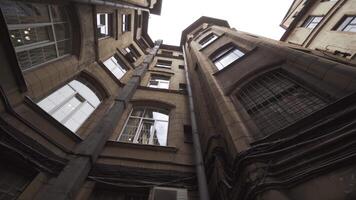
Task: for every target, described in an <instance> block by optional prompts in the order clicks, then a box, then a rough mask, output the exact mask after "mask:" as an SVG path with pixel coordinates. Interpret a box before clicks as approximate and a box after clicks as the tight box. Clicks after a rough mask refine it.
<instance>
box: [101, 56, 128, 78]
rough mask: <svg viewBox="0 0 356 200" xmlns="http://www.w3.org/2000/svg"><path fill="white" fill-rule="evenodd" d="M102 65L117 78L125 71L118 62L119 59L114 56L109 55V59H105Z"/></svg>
mask: <svg viewBox="0 0 356 200" xmlns="http://www.w3.org/2000/svg"><path fill="white" fill-rule="evenodd" d="M104 65H105V67H106V68H107V69H108V70H110V72H111V73H112V74H113V75H114V76H115V77H116V78H117V79H119V80H120V79H121V78H122V77H123V76H124V75H125V73H126V70H125V69H124V68H123V67H122V66H121V65H120V64H119V61H118V59H117V58H116V57H115V56H111V57H110V58H109V59H107V60H106V61H105V62H104Z"/></svg>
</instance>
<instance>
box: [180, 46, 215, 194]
mask: <svg viewBox="0 0 356 200" xmlns="http://www.w3.org/2000/svg"><path fill="white" fill-rule="evenodd" d="M182 49H183V56H184V65H185V67H184V69H185V78H186V81H187V90H188V98H189V110H190V120H191V124H192V137H193V147H194V155H195V162H196V166H195V167H196V173H197V178H198V188H199V196H200V199H201V200H209V191H208V185H207V181H206V176H205V167H204V161H203V156H202V152H201V146H200V139H199V132H198V127H197V121H196V118H195V111H194V104H193V96H192V89H191V87H190V81H189V75H188V65H187V57H186V54H185V46H184V45H183V47H182Z"/></svg>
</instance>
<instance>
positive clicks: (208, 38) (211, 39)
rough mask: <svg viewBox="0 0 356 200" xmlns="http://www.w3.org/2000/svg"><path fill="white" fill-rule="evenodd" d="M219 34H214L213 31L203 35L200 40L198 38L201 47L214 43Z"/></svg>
mask: <svg viewBox="0 0 356 200" xmlns="http://www.w3.org/2000/svg"><path fill="white" fill-rule="evenodd" d="M219 37H220V36H219V35H217V34H215V33H214V32H211V33H209V34H208V35H206V36H205V37H203V38H202V39H201V40H199V44H200V46H201V49H204V48H205V47H207V46H209V45H210V44H212V43H214V42H215V41H216V40H217V39H219Z"/></svg>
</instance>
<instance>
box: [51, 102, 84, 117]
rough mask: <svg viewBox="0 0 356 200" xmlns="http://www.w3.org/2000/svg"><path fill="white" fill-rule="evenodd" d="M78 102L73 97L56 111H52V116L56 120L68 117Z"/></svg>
mask: <svg viewBox="0 0 356 200" xmlns="http://www.w3.org/2000/svg"><path fill="white" fill-rule="evenodd" d="M80 104H81V101H79V99H77V98H75V97H73V98H71V99H70V100H69V101H68V102H66V103H65V104H64V105H63V106H61V107H60V108H59V109H58V110H57V111H56V112H54V113H53V115H52V117H54V118H55V119H56V120H58V121H62V120H63V119H64V118H65V117H68V116H69V115H70V114H71V113H72V112H73V111H74V110H75V109H76V108H77V107H78V106H79V105H80Z"/></svg>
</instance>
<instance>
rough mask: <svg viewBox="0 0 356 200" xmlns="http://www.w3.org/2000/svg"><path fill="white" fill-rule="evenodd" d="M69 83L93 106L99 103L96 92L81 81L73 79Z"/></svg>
mask: <svg viewBox="0 0 356 200" xmlns="http://www.w3.org/2000/svg"><path fill="white" fill-rule="evenodd" d="M69 85H70V86H71V87H72V88H73V89H74V90H76V91H77V92H78V93H79V94H80V95H81V96H82V97H83V98H85V99H86V100H87V101H88V102H89V103H90V104H91V105H93V106H94V107H96V106H98V105H99V104H100V100H99V98H98V97H97V96H96V94H95V93H94V92H93V91H92V90H91V89H89V88H88V87H87V86H86V85H84V84H83V83H81V82H79V81H77V80H73V81H71V82H70V83H69Z"/></svg>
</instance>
